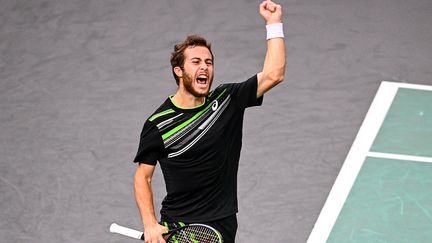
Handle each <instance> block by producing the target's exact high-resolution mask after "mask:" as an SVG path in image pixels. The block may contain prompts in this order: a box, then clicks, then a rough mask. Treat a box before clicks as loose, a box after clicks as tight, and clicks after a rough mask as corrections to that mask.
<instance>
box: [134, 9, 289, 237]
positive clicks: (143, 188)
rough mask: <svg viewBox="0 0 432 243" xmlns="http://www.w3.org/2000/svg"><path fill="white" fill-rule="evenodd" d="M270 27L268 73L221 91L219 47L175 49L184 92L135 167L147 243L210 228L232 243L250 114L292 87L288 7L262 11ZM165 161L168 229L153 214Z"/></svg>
mask: <svg viewBox="0 0 432 243" xmlns="http://www.w3.org/2000/svg"><path fill="white" fill-rule="evenodd" d="M259 12H260V15H261V16H262V17H263V19H264V20H265V22H266V29H267V52H266V55H265V58H264V65H263V68H262V71H261V72H259V73H258V74H256V75H253V76H252V77H250V78H249V79H247V80H246V81H243V82H238V83H229V84H222V85H220V86H218V87H216V88H215V89H214V90H213V91H210V90H211V85H212V82H213V76H214V65H213V64H214V56H213V53H212V50H211V45H210V44H209V43H208V42H207V41H206V40H205V39H204V38H203V37H200V36H197V35H191V36H188V37H187V38H186V40H185V41H184V42H182V43H179V44H177V45H175V47H174V52H173V53H172V56H171V65H172V72H173V76H174V78H175V80H176V83H177V85H178V90H177V91H176V93H175V94H174V95H172V96H169V97H168V98H167V99H166V100H165V102H164V103H163V104H162V105H161V106H160V107H159V108H158V109H156V111H155V112H154V113H153V114H152V115H151V116H150V117H149V118H148V119H147V120H146V122H145V124H144V127H143V129H142V132H141V136H140V143H139V147H138V152H137V155H136V157H135V159H134V162H137V163H139V165H138V167H137V170H136V174H135V178H134V179H135V198H136V202H137V205H138V208H139V211H140V214H141V219H142V222H143V225H144V236H145V239H146V242H149V243H157V242H165V241H164V239H163V238H162V234H163V233H164V232H166V231H167V228H170V227H178V226H181V225H183V224H189V223H203V224H207V225H210V226H212V227H213V228H215V229H217V230H218V231H219V232H220V233H221V234H222V237H223V240H224V242H226V243H230V242H234V241H235V235H236V231H237V218H236V213H237V211H238V207H237V170H238V163H239V158H240V150H241V144H242V126H243V115H244V111H245V109H246V108H248V107H252V106H259V105H261V104H262V101H263V95H264V93H266V92H267V91H268V90H270V89H271V88H273V87H274V86H276V85H277V84H279V83H280V82H281V81H282V80H283V79H284V73H285V44H284V39H283V37H284V34H283V26H282V7H281V6H280V5H278V4H276V3H274V2H272V1H264V2H262V3H261V4H260V6H259ZM157 161H159V164H160V166H161V169H162V173H163V175H164V180H165V184H166V191H167V195H166V197H165V198H164V200H163V202H162V209H161V212H160V213H161V222H158V221H157V218H156V214H155V212H154V206H153V194H152V186H151V181H152V176H153V172H154V170H155V166H156V163H157Z"/></svg>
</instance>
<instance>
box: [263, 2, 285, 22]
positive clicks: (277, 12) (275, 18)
mask: <svg viewBox="0 0 432 243" xmlns="http://www.w3.org/2000/svg"><path fill="white" fill-rule="evenodd" d="M259 12H260V14H261V17H262V18H263V19H264V20H265V22H266V24H274V23H281V22H282V6H281V5H279V4H276V3H274V2H272V1H271V0H266V1H263V2H262V3H261V4H260V6H259Z"/></svg>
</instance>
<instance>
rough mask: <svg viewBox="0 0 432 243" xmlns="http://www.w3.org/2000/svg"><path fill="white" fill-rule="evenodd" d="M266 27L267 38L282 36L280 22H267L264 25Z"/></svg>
mask: <svg viewBox="0 0 432 243" xmlns="http://www.w3.org/2000/svg"><path fill="white" fill-rule="evenodd" d="M266 29H267V40H270V39H273V38H284V32H283V24H282V23H274V24H268V25H266Z"/></svg>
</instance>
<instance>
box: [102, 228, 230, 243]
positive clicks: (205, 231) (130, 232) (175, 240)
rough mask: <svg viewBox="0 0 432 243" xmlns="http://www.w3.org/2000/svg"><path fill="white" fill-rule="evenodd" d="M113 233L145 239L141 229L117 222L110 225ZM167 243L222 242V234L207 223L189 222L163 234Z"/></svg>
mask: <svg viewBox="0 0 432 243" xmlns="http://www.w3.org/2000/svg"><path fill="white" fill-rule="evenodd" d="M110 232H111V233H117V234H121V235H124V236H129V237H132V238H135V239H138V240H144V234H143V232H141V231H138V230H134V229H130V228H127V227H124V226H121V225H118V224H116V223H112V224H111V226H110ZM163 237H164V239H165V241H166V242H167V243H222V242H223V240H222V236H221V234H220V233H219V232H218V231H217V230H216V229H214V228H212V227H210V226H208V225H205V224H189V225H185V226H183V227H180V228H176V229H171V230H169V231H168V233H165V234H163Z"/></svg>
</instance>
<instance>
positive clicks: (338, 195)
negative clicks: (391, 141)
mask: <svg viewBox="0 0 432 243" xmlns="http://www.w3.org/2000/svg"><path fill="white" fill-rule="evenodd" d="M397 90H398V87H397V86H395V85H394V84H393V83H390V82H382V83H381V85H380V87H379V89H378V91H377V93H376V95H375V98H374V100H373V102H372V104H371V106H370V108H369V111H368V112H367V114H366V117H365V119H364V121H363V123H362V125H361V127H360V130H359V132H358V133H357V136H356V138H355V140H354V143H353V145H352V146H351V149H350V151H349V153H348V155H347V157H346V159H345V162H344V163H343V165H342V168H341V170H340V172H339V175H338V176H337V178H336V180H335V183H334V184H333V187H332V189H331V191H330V193H329V195H328V197H327V200H326V202H325V204H324V206H323V209H322V210H321V213H320V215H319V217H318V219H317V222H316V223H315V226H314V228H313V230H312V232H311V234H310V236H309V239H308V241H307V243H324V242H326V241H327V238H328V237H329V235H330V233H331V230H332V229H333V225H334V224H335V223H336V220H337V217H338V216H339V213H340V211H341V210H342V207H343V205H344V203H345V200H346V199H347V197H348V194H349V192H350V190H351V187H352V186H353V184H354V182H355V179H356V178H357V175H358V173H359V172H360V169H361V167H362V165H363V162H364V160H365V159H366V155H367V153H368V152H369V149H370V148H371V146H372V143H373V141H374V139H375V137H376V135H377V134H378V131H379V129H380V128H381V124H382V123H383V121H384V118H385V116H386V115H387V112H388V110H389V109H390V106H391V104H392V102H393V99H394V97H395V96H396V93H397Z"/></svg>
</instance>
